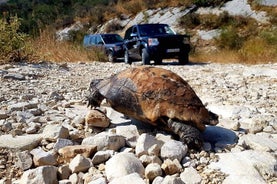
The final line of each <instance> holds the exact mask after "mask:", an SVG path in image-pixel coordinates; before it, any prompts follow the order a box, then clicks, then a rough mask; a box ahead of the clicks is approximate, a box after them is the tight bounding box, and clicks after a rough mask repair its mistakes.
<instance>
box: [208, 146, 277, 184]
mask: <svg viewBox="0 0 277 184" xmlns="http://www.w3.org/2000/svg"><path fill="white" fill-rule="evenodd" d="M218 156H219V161H218V162H212V163H211V164H210V166H209V167H210V168H214V169H220V170H221V171H222V172H224V173H226V174H228V176H227V177H226V179H225V180H224V183H226V184H231V183H234V182H235V183H238V184H252V183H259V184H260V183H261V184H263V183H264V184H265V183H266V181H265V179H264V178H267V177H270V176H271V177H272V176H274V175H275V176H276V174H277V173H276V171H274V164H276V158H274V156H272V155H271V154H270V153H268V152H261V151H254V150H247V151H243V152H238V153H219V154H218ZM263 177H264V178H263Z"/></svg>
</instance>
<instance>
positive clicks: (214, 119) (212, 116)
mask: <svg viewBox="0 0 277 184" xmlns="http://www.w3.org/2000/svg"><path fill="white" fill-rule="evenodd" d="M209 115H210V118H209V120H210V121H209V125H217V124H218V115H217V114H215V113H213V112H211V111H209Z"/></svg>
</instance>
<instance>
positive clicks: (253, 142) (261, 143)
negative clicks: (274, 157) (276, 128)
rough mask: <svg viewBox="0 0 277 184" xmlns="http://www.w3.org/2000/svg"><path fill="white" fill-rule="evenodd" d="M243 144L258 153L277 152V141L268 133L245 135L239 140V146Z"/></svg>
mask: <svg viewBox="0 0 277 184" xmlns="http://www.w3.org/2000/svg"><path fill="white" fill-rule="evenodd" d="M242 144H245V145H246V146H247V147H250V148H251V149H254V150H258V151H267V152H272V151H273V152H276V151H277V140H276V139H274V138H273V137H272V135H271V134H268V133H260V134H247V135H243V136H242V137H241V138H240V139H239V145H242Z"/></svg>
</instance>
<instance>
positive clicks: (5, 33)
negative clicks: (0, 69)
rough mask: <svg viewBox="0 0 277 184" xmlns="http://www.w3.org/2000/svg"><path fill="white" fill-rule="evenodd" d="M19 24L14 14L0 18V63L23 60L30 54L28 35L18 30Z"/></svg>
mask: <svg viewBox="0 0 277 184" xmlns="http://www.w3.org/2000/svg"><path fill="white" fill-rule="evenodd" d="M19 26H20V21H19V19H18V18H17V17H16V16H15V17H11V18H9V19H8V20H7V19H0V32H1V34H0V63H6V62H19V61H24V60H28V59H29V57H30V56H31V53H32V52H31V48H30V47H29V45H28V35H26V34H24V33H20V32H18V29H19Z"/></svg>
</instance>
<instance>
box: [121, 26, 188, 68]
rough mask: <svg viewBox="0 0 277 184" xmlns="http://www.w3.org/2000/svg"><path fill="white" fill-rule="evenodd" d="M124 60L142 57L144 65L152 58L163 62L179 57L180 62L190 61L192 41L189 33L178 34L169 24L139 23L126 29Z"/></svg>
mask: <svg viewBox="0 0 277 184" xmlns="http://www.w3.org/2000/svg"><path fill="white" fill-rule="evenodd" d="M124 42H125V44H124V46H125V53H124V61H125V63H129V64H130V63H131V62H132V59H141V60H142V63H143V64H144V65H149V64H150V61H151V60H154V62H155V64H161V63H162V60H163V59H166V58H177V59H178V60H179V64H186V63H187V62H188V57H189V51H190V41H189V36H188V35H179V34H176V33H175V32H174V31H173V30H172V29H171V28H170V27H169V25H167V24H138V25H134V26H132V27H130V28H129V29H127V30H126V32H125V36H124Z"/></svg>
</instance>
